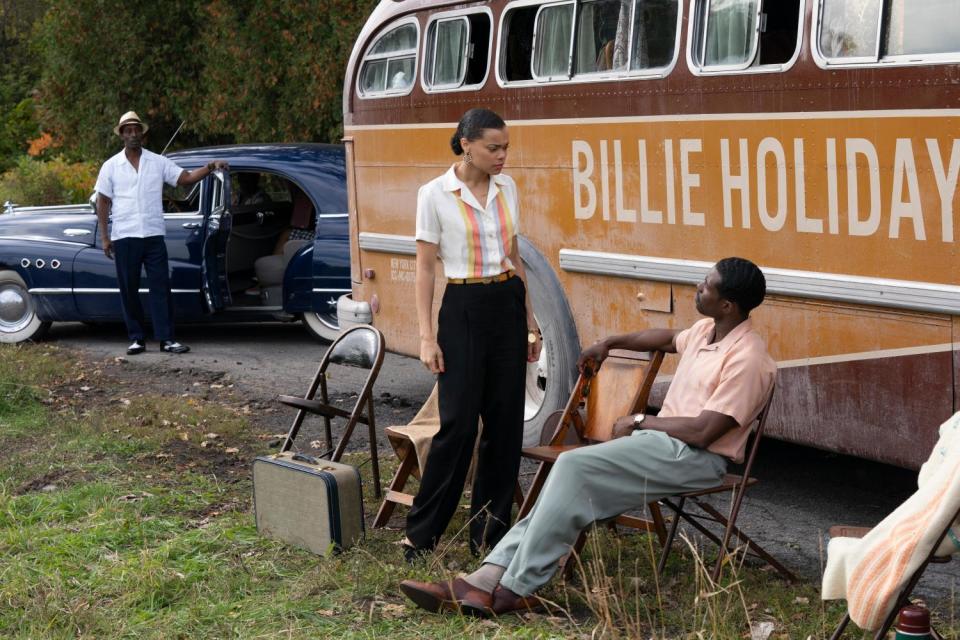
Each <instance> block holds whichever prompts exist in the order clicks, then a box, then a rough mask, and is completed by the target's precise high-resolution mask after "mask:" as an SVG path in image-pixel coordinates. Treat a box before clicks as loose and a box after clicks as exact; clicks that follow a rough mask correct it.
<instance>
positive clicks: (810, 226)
mask: <svg viewBox="0 0 960 640" xmlns="http://www.w3.org/2000/svg"><path fill="white" fill-rule="evenodd" d="M793 181H794V182H795V183H796V184H795V185H794V187H795V188H796V190H797V191H796V194H795V196H794V197H795V203H796V208H797V231H799V232H800V233H823V220H820V219H818V218H808V217H807V178H806V175H805V174H804V166H803V138H794V139H793Z"/></svg>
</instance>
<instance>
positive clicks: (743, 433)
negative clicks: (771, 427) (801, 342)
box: [659, 318, 777, 462]
mask: <svg viewBox="0 0 960 640" xmlns="http://www.w3.org/2000/svg"><path fill="white" fill-rule="evenodd" d="M713 331H714V321H713V320H712V319H710V318H705V319H703V320H700V321H699V322H697V323H696V324H694V325H693V326H692V327H690V328H689V329H686V330H684V331H681V332H680V333H679V334H677V337H676V340H675V342H676V345H677V353H679V354H680V364H679V365H678V366H677V371H676V373H675V374H674V376H673V382H671V383H670V388H669V389H668V390H667V395H666V397H665V398H664V400H663V407H662V408H661V409H660V413H659V415H660V416H661V417H664V418H670V417H691V418H692V417H696V416H698V415H700V412H701V411H704V410H706V411H716V412H717V413H722V414H724V415H727V416H730V417H731V418H733V419H734V420H736V421H737V425H738V426H737V427H735V428H733V429H731V430H730V431H728V432H727V433H725V434H723V435H722V436H720V437H719V438H718V439H717V440H715V441H714V442H713V444H711V445H710V446H709V447H708V448H707V450H708V451H711V452H713V453H716V454H719V455H722V456H725V457H727V458H730V459H731V460H733V461H734V462H742V461H743V454H744V450H745V449H746V446H747V438H748V437H749V435H750V426H751V425H752V423H753V421H754V420H755V419H756V417H757V415H758V414H759V413H760V410H761V409H763V404H764V402H766V399H767V396H768V395H769V393H770V389H771V388H772V387H773V382H774V379H775V378H776V375H777V364H776V363H775V362H774V361H773V358H771V357H770V354H769V353H767V346H766V344H765V343H764V341H763V338H761V337H760V334H758V333H757V332H756V331H755V330H754V329H753V324H752V323H751V322H750V320H749V319H747V320H744V321H743V322H741V323H740V324H738V325H737V326H736V327H734V329H733V330H732V331H731V332H730V333H728V334H727V335H726V336H724V338H723V340H720V341H719V342H715V343H713V344H711V343H710V339H711V338H712V337H713Z"/></svg>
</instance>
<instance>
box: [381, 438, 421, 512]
mask: <svg viewBox="0 0 960 640" xmlns="http://www.w3.org/2000/svg"><path fill="white" fill-rule="evenodd" d="M405 448H406V449H407V452H406V455H405V456H404V458H403V461H402V462H401V463H400V466H399V467H397V472H396V473H395V474H394V475H393V480H391V481H390V487H389V489H388V491H387V495H386V496H385V497H384V499H383V501H382V502H381V503H380V510H379V511H377V517H376V518H375V519H374V521H373V528H374V529H379V528H380V527H385V526H386V525H387V523H388V522H389V521H390V516H392V515H393V510H394V509H395V508H396V507H397V504H398V503H397V502H395V501H394V500H393V497H394V496H393V495H391V494H394V493H401V492H402V491H403V488H404V487H405V486H406V485H407V479H409V478H410V476H411V474H412V473H413V471H414V470H415V469H416V467H417V454H416V452H415V451H414V450H413V447H411V446H406V447H405Z"/></svg>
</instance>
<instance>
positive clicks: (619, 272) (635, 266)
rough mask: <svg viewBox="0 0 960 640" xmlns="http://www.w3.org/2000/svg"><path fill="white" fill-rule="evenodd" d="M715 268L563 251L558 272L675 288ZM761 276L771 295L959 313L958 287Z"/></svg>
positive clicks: (770, 271)
mask: <svg viewBox="0 0 960 640" xmlns="http://www.w3.org/2000/svg"><path fill="white" fill-rule="evenodd" d="M713 264H714V263H712V262H700V261H697V260H677V259H673V258H656V257H652V256H634V255H628V254H621V253H606V252H601V251H579V250H576V249H561V250H560V268H561V269H563V270H564V271H569V272H572V273H593V274H598V275H608V276H619V277H622V278H637V279H641V280H655V281H659V282H671V283H676V284H689V285H695V284H699V283H700V282H701V281H703V278H704V277H705V276H706V274H707V272H708V271H710V269H711V268H712V267H713ZM763 273H764V275H765V276H766V279H767V292H768V293H773V294H778V295H786V296H796V297H799V298H814V299H818V300H835V301H838V302H850V303H854V304H864V305H870V306H878V307H893V308H898V309H911V310H915V311H929V312H933V313H950V314H957V313H960V287H958V286H955V285H949V284H939V283H931V282H913V281H909V280H889V279H886V278H870V277H864V276H854V275H847V274H837V273H816V272H813V271H797V270H793V269H776V268H770V267H763Z"/></svg>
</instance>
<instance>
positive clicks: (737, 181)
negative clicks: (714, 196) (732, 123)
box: [720, 138, 750, 229]
mask: <svg viewBox="0 0 960 640" xmlns="http://www.w3.org/2000/svg"><path fill="white" fill-rule="evenodd" d="M720 174H721V176H722V177H723V226H725V227H732V226H733V197H732V193H731V192H732V191H733V190H734V189H736V190H737V191H739V192H740V217H741V219H742V220H743V228H744V229H749V228H750V195H749V190H750V168H749V166H748V164H747V139H746V138H740V175H737V176H734V175H732V174H731V173H730V141H729V140H727V139H726V138H721V139H720Z"/></svg>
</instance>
